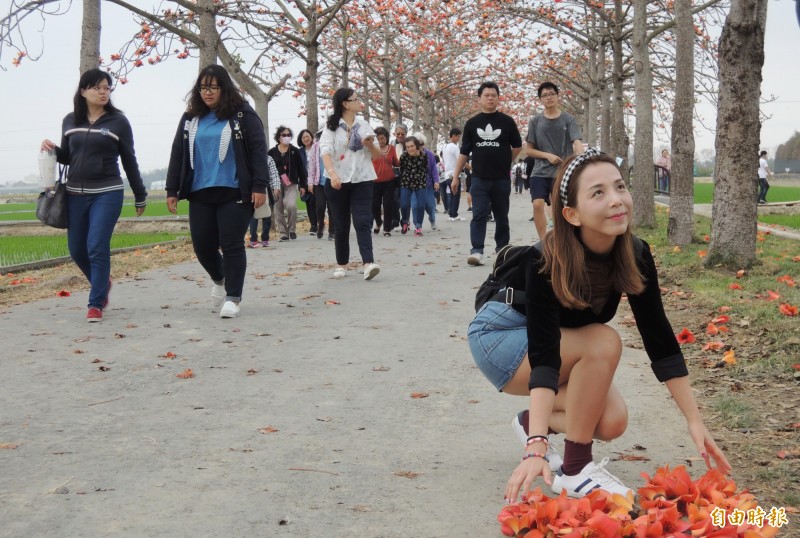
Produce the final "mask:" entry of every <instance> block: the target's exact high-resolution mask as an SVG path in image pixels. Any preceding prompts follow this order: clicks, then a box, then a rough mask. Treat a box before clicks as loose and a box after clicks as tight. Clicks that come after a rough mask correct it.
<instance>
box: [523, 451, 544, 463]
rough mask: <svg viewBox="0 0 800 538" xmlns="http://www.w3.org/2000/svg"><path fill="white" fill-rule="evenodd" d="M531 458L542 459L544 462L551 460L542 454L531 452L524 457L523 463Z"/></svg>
mask: <svg viewBox="0 0 800 538" xmlns="http://www.w3.org/2000/svg"><path fill="white" fill-rule="evenodd" d="M530 458H542V459H543V460H544V461H546V462H550V460H549V459H547V456H545V455H544V454H542V453H541V452H529V453H527V454H525V455H524V456H522V461H525V460H527V459H530Z"/></svg>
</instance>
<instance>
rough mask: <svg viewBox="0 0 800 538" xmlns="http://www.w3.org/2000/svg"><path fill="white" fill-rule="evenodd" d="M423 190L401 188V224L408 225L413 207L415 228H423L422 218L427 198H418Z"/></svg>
mask: <svg viewBox="0 0 800 538" xmlns="http://www.w3.org/2000/svg"><path fill="white" fill-rule="evenodd" d="M420 192H422V190H412V189H409V188H408V187H401V188H400V223H401V224H408V222H409V220H408V217H409V213H410V212H411V206H412V205H413V206H414V228H422V218H423V215H424V213H425V197H424V196H418V194H419V193H420Z"/></svg>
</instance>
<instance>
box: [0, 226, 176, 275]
mask: <svg viewBox="0 0 800 538" xmlns="http://www.w3.org/2000/svg"><path fill="white" fill-rule="evenodd" d="M185 235H186V234H185V233H182V234H181V233H169V232H157V233H132V234H114V235H113V236H111V248H112V249H117V248H127V247H136V246H140V245H149V244H152V243H163V242H165V241H172V240H174V239H177V238H178V237H182V236H185ZM62 256H69V250H68V249H67V236H66V233H65V234H64V235H23V236H3V237H0V267H8V266H12V265H19V264H23V263H30V262H35V261H40V260H47V259H50V258H60V257H62Z"/></svg>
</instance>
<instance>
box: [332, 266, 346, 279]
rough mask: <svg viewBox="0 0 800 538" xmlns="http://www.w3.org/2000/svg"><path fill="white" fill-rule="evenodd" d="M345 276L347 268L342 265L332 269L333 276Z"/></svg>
mask: <svg viewBox="0 0 800 538" xmlns="http://www.w3.org/2000/svg"><path fill="white" fill-rule="evenodd" d="M345 276H347V269H345V268H344V267H337V268H336V269H334V270H333V278H344V277H345Z"/></svg>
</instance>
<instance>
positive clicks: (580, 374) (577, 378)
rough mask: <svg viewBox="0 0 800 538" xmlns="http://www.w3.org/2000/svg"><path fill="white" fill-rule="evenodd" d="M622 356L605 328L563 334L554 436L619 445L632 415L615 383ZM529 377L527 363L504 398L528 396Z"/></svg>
mask: <svg viewBox="0 0 800 538" xmlns="http://www.w3.org/2000/svg"><path fill="white" fill-rule="evenodd" d="M621 355H622V342H621V340H620V338H619V335H618V334H617V332H616V331H615V330H614V329H611V328H610V327H607V326H606V325H601V324H593V325H587V326H586V327H581V328H579V329H561V372H560V376H559V383H560V386H559V392H558V394H557V395H556V400H555V402H554V404H553V414H552V415H551V417H550V428H551V429H552V430H554V431H557V432H562V433H567V432H569V433H568V436H569V439H570V440H573V441H575V442H578V443H588V442H590V441H591V440H592V438H595V439H603V440H610V439H615V438H617V437H619V436H621V435H622V434H623V433H624V432H625V428H626V427H627V424H628V409H627V407H626V406H625V401H624V400H623V399H622V395H621V394H620V392H619V390H617V388H616V387H614V386H613V384H612V383H611V381H612V379H613V378H614V372H615V371H616V369H617V365H618V364H619V359H620V356H621ZM530 373H531V368H530V364H529V363H528V360H527V357H526V358H525V359H523V361H522V363H521V364H520V367H519V369H518V370H517V372H516V373H515V374H514V377H512V378H511V381H509V382H508V383H507V384H506V386H505V387H503V392H506V393H508V394H515V395H523V396H528V395H529V394H530V391H529V390H528V381H529V380H530ZM567 410H569V411H570V412H569V413H567V412H566V411H567Z"/></svg>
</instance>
